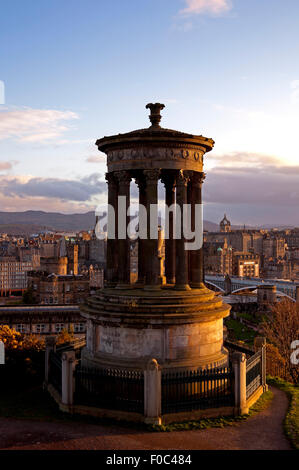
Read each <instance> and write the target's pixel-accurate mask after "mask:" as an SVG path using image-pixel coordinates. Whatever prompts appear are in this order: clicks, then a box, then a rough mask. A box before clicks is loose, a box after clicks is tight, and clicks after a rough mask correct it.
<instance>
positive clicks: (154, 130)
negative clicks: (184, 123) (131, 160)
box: [96, 103, 215, 152]
mask: <svg viewBox="0 0 299 470" xmlns="http://www.w3.org/2000/svg"><path fill="white" fill-rule="evenodd" d="M146 108H147V109H150V111H151V114H150V116H149V119H150V121H151V126H150V127H148V128H146V129H137V130H134V131H131V132H126V133H125V134H116V135H113V136H109V137H106V136H105V137H103V138H101V139H98V140H97V141H96V145H97V147H98V149H99V150H100V151H101V152H106V151H107V150H108V149H111V148H113V147H114V146H117V147H119V146H121V145H123V144H125V145H128V144H130V143H131V144H134V143H138V142H141V141H142V142H148V143H155V142H157V143H163V142H165V141H167V142H175V141H176V142H178V141H179V142H183V143H185V144H192V145H198V146H201V147H204V148H205V151H206V152H209V151H211V150H212V148H213V146H214V143H215V142H214V140H213V139H210V138H208V137H204V136H202V135H193V134H188V133H185V132H180V131H176V130H173V129H165V128H163V127H160V121H161V115H160V111H161V110H162V109H164V108H165V105H164V104H161V103H149V104H147V105H146Z"/></svg>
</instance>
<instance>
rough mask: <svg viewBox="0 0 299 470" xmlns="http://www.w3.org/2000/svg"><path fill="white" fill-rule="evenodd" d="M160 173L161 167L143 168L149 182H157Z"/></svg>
mask: <svg viewBox="0 0 299 470" xmlns="http://www.w3.org/2000/svg"><path fill="white" fill-rule="evenodd" d="M160 173H161V171H160V170H159V169H153V170H143V174H144V176H145V179H146V183H147V184H154V183H157V182H158V180H159V178H160Z"/></svg>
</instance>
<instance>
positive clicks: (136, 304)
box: [81, 286, 230, 369]
mask: <svg viewBox="0 0 299 470" xmlns="http://www.w3.org/2000/svg"><path fill="white" fill-rule="evenodd" d="M229 311H230V306H228V305H227V304H223V302H222V299H221V297H219V296H218V295H215V292H213V291H210V290H209V289H207V288H206V287H202V288H200V289H191V290H188V291H177V290H175V289H174V288H171V287H169V286H167V287H166V288H162V289H159V290H154V291H146V290H143V289H141V288H140V289H138V288H133V289H128V290H125V289H117V288H116V289H108V288H106V289H102V290H101V291H98V292H97V294H96V295H95V296H94V297H91V298H89V299H88V300H87V303H86V304H85V305H84V306H82V307H81V314H82V316H83V317H84V318H86V320H87V347H86V349H85V351H84V353H83V356H82V364H84V365H85V366H89V367H115V368H126V369H128V368H132V369H136V368H137V369H140V368H144V366H145V364H146V363H147V362H148V360H149V359H151V358H155V359H156V360H157V361H158V362H159V364H161V365H162V366H163V368H168V369H205V368H215V367H225V366H227V351H226V350H225V349H224V348H223V318H224V317H227V316H228V315H229Z"/></svg>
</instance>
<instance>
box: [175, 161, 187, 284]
mask: <svg viewBox="0 0 299 470" xmlns="http://www.w3.org/2000/svg"><path fill="white" fill-rule="evenodd" d="M188 181H189V178H188V176H187V175H186V174H185V173H184V171H183V170H180V172H179V174H178V176H177V178H176V203H177V206H178V208H179V209H180V214H179V216H178V217H180V219H181V229H180V234H179V233H178V236H179V238H178V239H177V240H176V254H175V274H176V277H175V289H177V290H189V289H190V286H189V279H188V251H187V250H185V242H186V240H185V237H184V233H183V221H184V220H183V219H184V205H186V204H187V186H188ZM178 217H177V223H178Z"/></svg>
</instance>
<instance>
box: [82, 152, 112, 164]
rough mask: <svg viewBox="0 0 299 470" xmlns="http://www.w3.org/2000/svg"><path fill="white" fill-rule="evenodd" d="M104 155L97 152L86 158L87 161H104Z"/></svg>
mask: <svg viewBox="0 0 299 470" xmlns="http://www.w3.org/2000/svg"><path fill="white" fill-rule="evenodd" d="M106 159H107V157H106V155H105V154H104V153H102V152H101V153H99V154H98V155H91V156H90V157H87V158H86V161H87V163H106Z"/></svg>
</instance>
